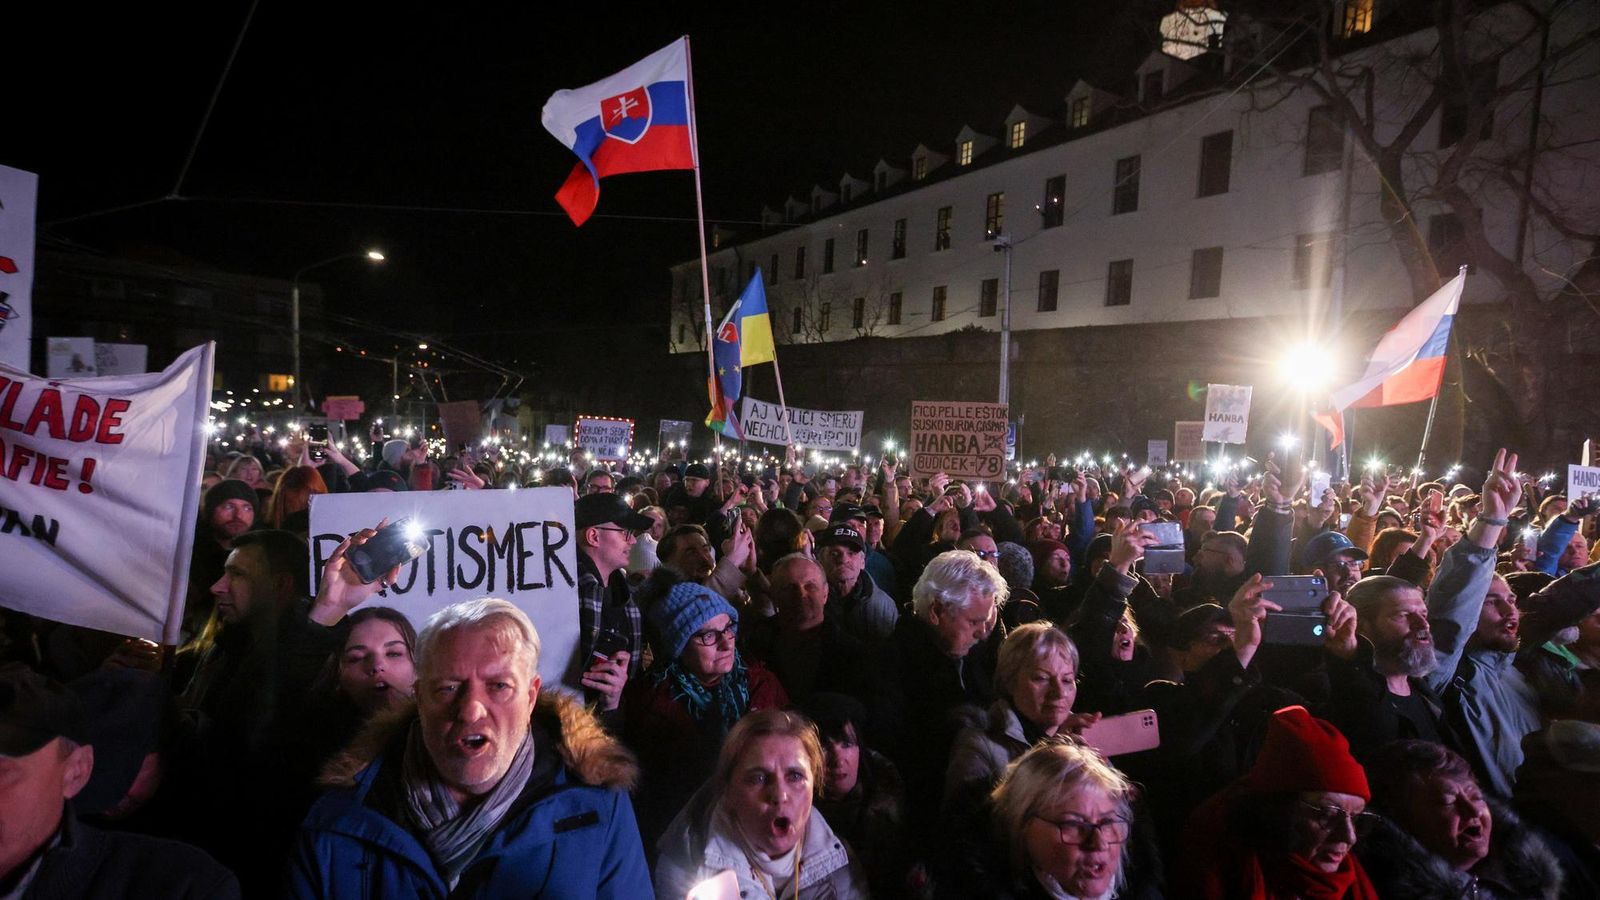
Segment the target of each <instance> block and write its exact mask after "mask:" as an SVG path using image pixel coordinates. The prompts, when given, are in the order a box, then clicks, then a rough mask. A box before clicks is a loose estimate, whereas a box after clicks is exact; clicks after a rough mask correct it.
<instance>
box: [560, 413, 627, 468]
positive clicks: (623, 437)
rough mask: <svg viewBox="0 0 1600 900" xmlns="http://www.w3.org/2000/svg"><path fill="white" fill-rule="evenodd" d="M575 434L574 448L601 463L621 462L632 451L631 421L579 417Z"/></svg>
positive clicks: (602, 417) (599, 417) (600, 417)
mask: <svg viewBox="0 0 1600 900" xmlns="http://www.w3.org/2000/svg"><path fill="white" fill-rule="evenodd" d="M577 433H578V439H577V440H576V441H574V442H573V444H574V446H575V447H577V449H579V450H584V451H587V452H588V453H589V455H590V456H592V457H593V458H594V459H596V460H599V461H601V462H622V461H623V460H625V459H627V458H628V453H629V452H630V451H631V450H632V449H633V420H632V419H612V418H608V417H606V416H579V417H578V427H577Z"/></svg>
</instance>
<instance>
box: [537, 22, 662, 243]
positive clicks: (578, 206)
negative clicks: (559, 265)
mask: <svg viewBox="0 0 1600 900" xmlns="http://www.w3.org/2000/svg"><path fill="white" fill-rule="evenodd" d="M690 115H691V111H690V108H689V39H688V38H687V37H682V38H679V39H678V40H676V41H674V42H673V43H672V44H671V45H669V46H667V47H664V48H662V49H661V50H658V51H656V52H655V53H652V54H650V55H649V56H647V57H645V58H644V59H642V60H640V61H638V62H636V63H634V64H633V65H631V66H629V67H628V68H626V69H623V70H622V71H621V72H618V73H617V74H615V75H613V76H611V77H610V78H605V79H602V80H600V81H597V82H595V83H594V84H591V85H589V86H588V87H581V88H576V89H573V90H564V91H556V92H555V93H554V94H551V95H550V99H549V100H548V101H546V102H545V105H544V113H543V114H542V115H541V116H540V121H541V122H543V123H544V127H545V130H547V131H549V132H550V133H551V134H553V135H555V137H556V140H558V141H560V142H561V143H563V144H566V145H567V146H568V147H570V148H572V152H573V153H576V154H578V160H579V163H578V165H577V166H575V167H573V169H572V174H571V175H568V176H567V180H566V183H565V184H563V185H561V189H560V190H558V191H556V202H557V203H560V204H561V206H562V208H564V209H565V210H566V211H567V215H568V216H570V217H571V218H572V222H573V224H575V225H582V224H583V223H584V222H586V221H588V219H589V216H590V215H592V214H593V213H594V207H595V204H596V203H598V202H599V201H600V179H602V178H604V177H606V176H607V175H622V174H625V173H628V172H653V171H657V170H660V169H692V168H694V150H693V146H692V144H693V142H692V140H691V139H690V134H689V126H690V123H689V117H690Z"/></svg>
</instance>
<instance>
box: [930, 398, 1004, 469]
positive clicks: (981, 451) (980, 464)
mask: <svg viewBox="0 0 1600 900" xmlns="http://www.w3.org/2000/svg"><path fill="white" fill-rule="evenodd" d="M1006 426H1007V420H1006V405H1005V404H1004V403H968V402H964V401H959V400H914V401H912V403H911V474H912V475H914V476H927V475H936V474H938V473H939V472H944V473H946V474H947V475H949V476H951V477H952V478H982V479H999V478H1004V477H1005V471H1006Z"/></svg>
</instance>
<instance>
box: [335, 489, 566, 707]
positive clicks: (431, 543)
mask: <svg viewBox="0 0 1600 900" xmlns="http://www.w3.org/2000/svg"><path fill="white" fill-rule="evenodd" d="M386 516H387V517H388V519H389V521H391V522H398V521H399V520H400V519H403V518H407V517H409V522H408V523H407V524H408V525H411V526H415V527H416V528H417V532H416V540H417V541H418V543H420V544H422V545H424V546H426V547H427V550H426V551H425V552H424V553H423V554H422V555H421V556H419V557H417V558H416V559H415V560H412V562H411V563H410V564H409V565H406V566H402V567H401V568H400V578H399V580H398V581H397V582H396V583H395V585H394V586H393V587H391V588H389V589H387V590H385V591H382V592H380V593H379V594H378V595H377V596H375V597H373V598H372V599H371V600H370V601H368V603H369V604H371V605H376V606H390V607H393V608H395V609H397V610H399V611H400V612H402V613H404V614H405V616H406V618H408V619H410V620H411V623H412V624H413V625H415V626H416V627H417V630H418V631H420V630H422V626H423V625H424V624H426V623H427V621H428V617H429V616H431V615H433V614H434V613H435V612H437V611H438V610H440V609H442V608H444V607H446V606H449V605H450V604H452V603H456V602H459V601H461V600H475V599H478V598H479V597H499V598H501V599H503V600H509V601H511V602H512V603H515V604H516V605H517V607H518V608H520V609H521V610H522V611H523V612H525V613H527V614H528V618H530V619H532V620H533V624H534V627H535V628H537V629H538V630H539V642H540V644H541V652H540V656H539V675H540V677H541V678H543V679H544V681H545V683H546V684H552V685H553V684H558V683H560V682H561V680H562V678H563V676H564V675H565V674H566V673H567V670H568V667H569V666H571V665H573V664H574V657H575V656H576V654H577V650H578V557H577V544H576V539H575V538H574V536H573V526H572V491H570V490H568V489H566V488H562V487H551V488H529V489H526V490H516V491H497V490H486V491H431V492H428V493H392V494H391V493H378V494H317V495H314V496H313V497H312V498H311V583H312V584H313V585H315V584H316V583H317V581H318V579H320V578H321V577H322V567H323V566H324V565H326V564H327V561H328V555H329V554H331V553H332V552H333V551H334V548H336V547H338V546H339V542H340V541H342V540H344V539H345V538H346V537H348V536H349V535H351V534H354V533H356V532H358V531H360V530H361V529H363V528H371V527H372V526H374V525H376V524H378V522H379V521H380V520H382V519H383V518H384V517H386Z"/></svg>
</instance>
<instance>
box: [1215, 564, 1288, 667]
mask: <svg viewBox="0 0 1600 900" xmlns="http://www.w3.org/2000/svg"><path fill="white" fill-rule="evenodd" d="M1269 590H1272V582H1270V581H1267V580H1265V579H1263V578H1262V577H1261V575H1260V573H1257V574H1255V575H1251V576H1250V580H1249V581H1246V582H1245V583H1244V584H1242V585H1240V586H1239V590H1238V591H1236V592H1235V593H1234V595H1233V599H1232V600H1230V601H1228V615H1229V616H1230V617H1232V619H1233V652H1234V654H1235V655H1237V656H1238V657H1239V665H1240V666H1241V667H1244V668H1249V666H1250V660H1252V659H1254V658H1255V655H1256V648H1258V647H1260V646H1261V623H1262V621H1264V620H1265V619H1266V618H1267V614H1268V613H1269V612H1281V611H1282V610H1283V607H1281V606H1279V605H1278V604H1276V603H1273V602H1272V601H1271V600H1268V599H1266V598H1264V597H1262V596H1261V595H1262V594H1264V593H1266V592H1267V591H1269Z"/></svg>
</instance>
